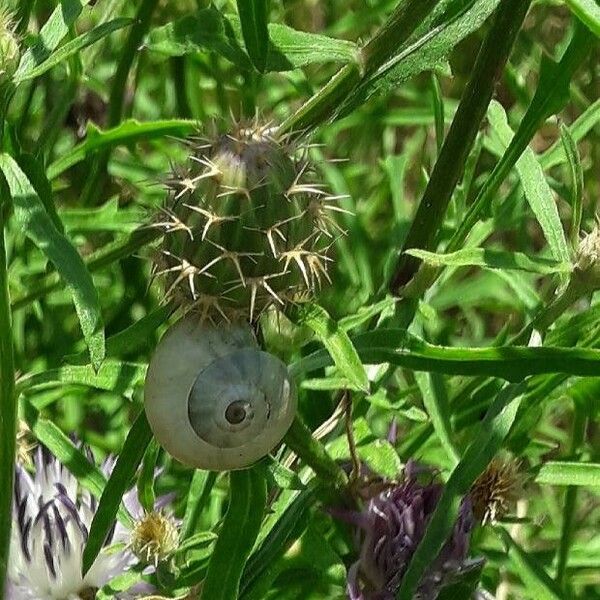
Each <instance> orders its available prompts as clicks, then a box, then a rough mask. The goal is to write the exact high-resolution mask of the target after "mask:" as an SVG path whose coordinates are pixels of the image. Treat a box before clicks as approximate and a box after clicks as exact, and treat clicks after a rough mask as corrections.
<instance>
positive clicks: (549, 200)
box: [488, 100, 570, 263]
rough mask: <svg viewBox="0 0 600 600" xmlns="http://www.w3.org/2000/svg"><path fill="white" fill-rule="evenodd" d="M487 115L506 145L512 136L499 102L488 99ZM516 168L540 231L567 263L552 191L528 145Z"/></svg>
mask: <svg viewBox="0 0 600 600" xmlns="http://www.w3.org/2000/svg"><path fill="white" fill-rule="evenodd" d="M488 118H489V121H490V124H491V126H492V127H493V129H494V132H495V133H496V134H497V136H498V137H499V138H500V142H501V143H502V145H503V147H504V148H507V147H508V146H509V145H510V144H511V141H512V139H513V132H512V130H511V128H510V126H509V125H508V122H507V120H506V113H505V112H504V109H503V108H502V105H501V104H500V103H499V102H497V101H495V100H492V102H491V103H490V107H489V109H488ZM516 167H517V172H518V173H519V178H520V179H521V185H522V186H523V191H524V192H525V197H526V198H527V201H528V202H529V206H530V207H531V210H532V211H533V214H534V215H535V216H536V219H537V220H538V222H539V224H540V226H541V228H542V231H543V232H544V236H545V237H546V240H547V241H548V245H549V246H550V250H551V251H552V255H553V256H554V258H556V259H557V260H559V261H561V262H563V263H569V261H570V252H569V247H568V245H567V240H566V238H565V234H564V231H563V228H562V223H561V221H560V217H559V215H558V209H557V207H556V202H555V200H554V194H553V192H552V189H551V188H550V185H549V184H548V182H547V180H546V177H545V176H544V171H543V169H542V167H541V165H540V163H539V162H538V160H537V158H536V157H535V154H534V153H533V150H532V149H531V148H526V149H525V151H524V152H523V154H522V155H521V158H519V160H518V161H517V164H516Z"/></svg>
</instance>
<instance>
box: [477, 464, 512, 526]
mask: <svg viewBox="0 0 600 600" xmlns="http://www.w3.org/2000/svg"><path fill="white" fill-rule="evenodd" d="M522 479H523V478H522V476H521V475H520V473H519V463H518V462H517V461H515V460H507V459H502V458H495V459H494V460H492V462H491V463H490V464H489V465H488V466H487V468H486V470H485V471H484V472H483V473H482V474H481V475H480V476H479V477H478V478H477V479H476V480H475V483H474V484H473V485H472V486H471V491H470V492H469V497H470V498H471V502H472V504H473V515H474V517H475V519H477V520H478V521H481V523H482V524H483V525H485V524H486V523H495V522H496V521H498V520H499V519H501V518H502V517H503V516H504V515H505V514H506V513H507V512H508V511H509V509H510V506H511V504H513V503H514V502H515V501H516V500H517V497H518V495H519V491H520V490H521V484H522Z"/></svg>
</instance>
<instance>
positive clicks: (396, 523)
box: [330, 461, 481, 600]
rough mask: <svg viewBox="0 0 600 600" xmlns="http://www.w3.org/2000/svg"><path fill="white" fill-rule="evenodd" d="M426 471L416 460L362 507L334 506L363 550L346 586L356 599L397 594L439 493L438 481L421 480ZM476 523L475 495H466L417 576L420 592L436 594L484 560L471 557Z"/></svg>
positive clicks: (431, 599) (420, 595)
mask: <svg viewBox="0 0 600 600" xmlns="http://www.w3.org/2000/svg"><path fill="white" fill-rule="evenodd" d="M423 471H427V469H426V468H424V467H419V466H418V465H417V464H416V463H414V462H413V461H409V462H408V463H407V464H406V467H405V475H404V478H403V480H402V481H400V482H399V483H396V484H394V485H389V486H387V488H386V489H385V490H384V491H383V492H381V493H379V494H377V495H376V496H374V497H373V498H371V499H370V500H369V502H368V504H367V505H366V507H365V508H364V510H363V511H361V512H356V511H347V510H331V511H330V512H331V513H332V514H333V516H335V517H337V518H339V519H342V520H344V521H346V522H349V523H351V524H353V525H355V526H356V528H357V531H358V532H359V534H360V540H361V548H360V556H359V559H358V561H357V562H356V563H354V564H353V565H352V566H351V567H350V569H349V570H348V583H347V591H348V597H349V598H351V599H352V600H375V599H377V600H393V599H394V598H395V597H396V593H397V591H398V590H399V589H400V586H401V584H402V578H403V577H404V574H405V572H406V569H407V567H408V564H409V563H410V560H411V558H412V556H413V554H414V553H415V551H416V549H417V546H418V545H419V542H420V541H421V539H422V538H423V536H424V534H425V530H426V528H427V525H428V523H429V520H430V519H431V516H432V515H433V512H434V510H435V507H436V505H437V503H438V501H439V499H440V496H441V494H442V491H443V486H442V484H440V483H435V482H431V483H427V484H422V483H421V482H419V480H418V478H417V475H418V473H419V472H423ZM472 527H473V514H472V508H471V501H470V499H469V498H468V497H466V498H465V499H464V500H463V501H462V503H461V506H460V510H459V515H458V519H457V521H456V524H455V525H454V529H453V530H452V533H451V534H450V537H449V538H448V539H447V540H446V542H445V544H444V546H443V547H442V549H441V550H440V553H439V554H438V556H435V557H432V560H431V563H430V564H429V566H428V568H427V570H426V571H425V573H424V575H423V577H422V579H421V581H420V582H419V585H418V589H417V595H416V598H421V599H425V598H427V599H428V600H434V599H435V598H437V597H438V595H439V593H440V591H441V589H442V588H443V587H444V586H445V585H447V584H448V583H450V582H453V581H454V580H455V579H456V578H457V577H460V576H461V575H462V574H463V573H465V572H467V571H469V570H470V569H471V568H474V566H476V565H478V566H480V565H481V561H470V560H468V559H467V555H468V552H469V538H470V533H471V529H472Z"/></svg>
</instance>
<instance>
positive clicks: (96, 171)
mask: <svg viewBox="0 0 600 600" xmlns="http://www.w3.org/2000/svg"><path fill="white" fill-rule="evenodd" d="M158 2H159V0H142V1H141V3H140V5H139V7H138V10H137V13H136V15H135V22H134V24H133V25H132V26H131V28H130V29H129V34H128V36H127V39H126V40H125V46H124V47H123V50H122V51H121V59H120V60H119V64H118V65H117V70H116V72H115V76H114V78H113V81H112V87H111V90H110V98H109V102H108V117H107V127H108V128H111V127H115V126H117V125H118V124H119V123H120V122H121V118H122V116H123V107H124V104H125V94H126V91H127V80H128V78H129V72H130V71H131V67H132V65H133V61H134V60H135V57H136V56H137V53H138V48H139V47H140V44H141V43H142V40H143V38H144V35H145V34H146V31H148V28H149V27H150V20H151V18H152V13H153V12H154V9H155V8H156V6H157V4H158ZM109 157H110V150H105V151H104V152H102V153H100V154H98V155H97V156H96V159H95V160H94V163H93V164H92V169H91V176H90V177H89V178H88V182H87V185H86V187H85V188H84V190H83V192H82V205H83V206H89V205H92V204H94V201H95V200H96V198H98V197H99V195H100V193H101V191H102V188H103V182H104V178H105V176H106V169H107V167H108V159H109Z"/></svg>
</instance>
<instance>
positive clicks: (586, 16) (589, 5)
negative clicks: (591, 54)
mask: <svg viewBox="0 0 600 600" xmlns="http://www.w3.org/2000/svg"><path fill="white" fill-rule="evenodd" d="M565 2H566V4H567V6H568V7H569V8H570V9H571V11H572V12H573V14H574V15H575V16H576V17H577V18H578V19H579V20H580V21H581V22H582V23H584V24H585V26H586V27H587V28H588V29H589V30H590V31H592V32H593V33H594V34H595V35H596V37H600V5H599V4H598V2H597V0H565Z"/></svg>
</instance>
